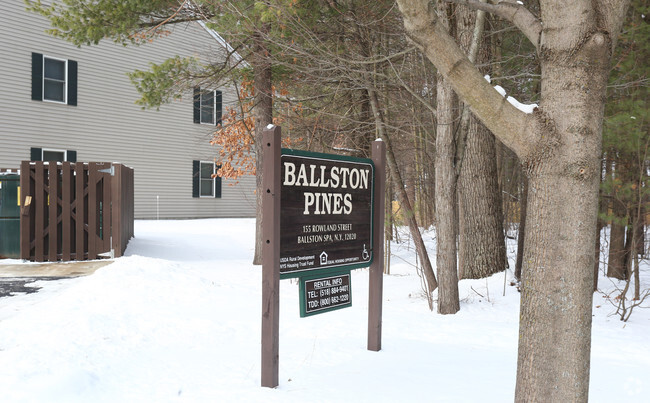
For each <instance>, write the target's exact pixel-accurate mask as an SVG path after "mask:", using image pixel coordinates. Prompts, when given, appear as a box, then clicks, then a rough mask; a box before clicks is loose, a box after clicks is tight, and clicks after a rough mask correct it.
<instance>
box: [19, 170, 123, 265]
mask: <svg viewBox="0 0 650 403" xmlns="http://www.w3.org/2000/svg"><path fill="white" fill-rule="evenodd" d="M116 166H117V167H118V170H117V171H118V173H119V175H118V179H117V184H118V186H115V185H116V182H115V180H114V175H115V172H116V169H115V168H116ZM123 170H124V171H126V172H127V174H128V173H130V178H131V180H130V185H131V189H130V192H126V193H127V194H129V193H130V197H126V199H127V200H130V201H131V204H132V200H133V198H132V193H133V192H132V184H133V181H132V178H133V170H131V169H130V168H127V167H124V166H122V165H115V166H114V165H113V164H111V163H105V162H89V163H70V162H63V163H54V162H51V163H48V162H29V161H23V162H22V164H21V175H20V188H21V195H20V199H21V220H20V243H21V244H20V254H21V258H22V259H28V260H32V261H37V262H42V261H57V260H64V261H66V260H86V259H97V258H98V257H112V256H114V254H115V251H114V248H113V245H114V242H113V241H112V239H111V238H112V234H113V232H114V231H115V230H117V232H119V233H120V234H121V233H122V232H123V231H121V230H120V228H119V227H120V225H119V224H120V222H122V221H123V220H117V221H113V220H112V217H111V214H114V213H115V212H116V213H117V214H118V215H120V214H121V212H120V206H122V205H123V204H124V203H123V202H122V201H121V200H122V199H124V198H125V197H124V195H123V194H120V191H121V190H123V189H122V186H119V184H120V183H121V180H120V179H121V178H122V177H123V176H124V175H123ZM127 176H128V175H127ZM116 190H117V193H118V195H117V197H116V198H117V199H118V203H112V200H111V199H112V197H115V196H113V195H114V194H115V192H116ZM130 210H131V215H130V220H131V222H132V220H133V215H132V209H130ZM127 218H129V217H127ZM115 222H117V224H118V225H117V228H113V226H114V223H115ZM131 228H132V225H131ZM129 235H130V236H128V238H130V237H132V236H133V234H132V230H131V233H130V234H129ZM128 238H127V240H128ZM118 241H119V243H123V244H124V248H126V242H122V240H121V239H119V240H118ZM123 251H124V249H122V248H121V247H118V249H117V251H116V252H117V256H120V255H121V254H122V252H123Z"/></svg>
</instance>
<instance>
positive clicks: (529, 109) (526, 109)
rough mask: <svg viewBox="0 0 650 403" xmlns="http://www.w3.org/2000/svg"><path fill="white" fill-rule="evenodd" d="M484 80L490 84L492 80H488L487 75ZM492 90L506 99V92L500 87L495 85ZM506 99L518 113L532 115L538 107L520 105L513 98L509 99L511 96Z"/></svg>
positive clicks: (534, 105) (535, 105)
mask: <svg viewBox="0 0 650 403" xmlns="http://www.w3.org/2000/svg"><path fill="white" fill-rule="evenodd" d="M485 80H486V81H487V82H488V83H490V84H492V79H491V78H490V76H489V75H486V76H485ZM494 89H495V90H497V92H498V93H499V94H501V96H502V97H506V90H505V89H504V88H503V87H502V86H500V85H495V86H494ZM506 99H507V100H508V102H510V104H511V105H512V106H514V107H515V108H517V109H519V110H520V111H522V112H524V113H533V111H534V110H535V108H537V107H538V106H539V105H537V104H524V103H521V102H519V101H518V100H517V99H516V98H515V97H511V96H507V97H506Z"/></svg>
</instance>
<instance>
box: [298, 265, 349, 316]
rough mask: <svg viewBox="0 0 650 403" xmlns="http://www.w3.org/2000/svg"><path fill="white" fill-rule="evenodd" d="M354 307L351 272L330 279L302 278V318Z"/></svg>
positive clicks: (329, 277)
mask: <svg viewBox="0 0 650 403" xmlns="http://www.w3.org/2000/svg"><path fill="white" fill-rule="evenodd" d="M349 306H352V291H351V290H350V272H349V271H348V272H347V273H344V274H337V275H333V276H328V277H316V278H306V277H301V278H300V317H305V316H310V315H315V314H318V313H324V312H329V311H333V310H335V309H341V308H347V307H349Z"/></svg>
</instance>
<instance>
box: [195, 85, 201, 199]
mask: <svg viewBox="0 0 650 403" xmlns="http://www.w3.org/2000/svg"><path fill="white" fill-rule="evenodd" d="M194 123H201V88H199V87H194ZM197 197H198V196H197Z"/></svg>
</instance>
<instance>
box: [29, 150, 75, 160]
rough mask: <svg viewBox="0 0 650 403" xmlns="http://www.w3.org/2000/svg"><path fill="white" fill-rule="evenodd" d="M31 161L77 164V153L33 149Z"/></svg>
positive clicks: (72, 151)
mask: <svg viewBox="0 0 650 403" xmlns="http://www.w3.org/2000/svg"><path fill="white" fill-rule="evenodd" d="M30 160H31V161H59V162H63V161H69V162H77V152H76V151H74V150H55V149H51V148H37V147H32V148H31V149H30Z"/></svg>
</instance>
